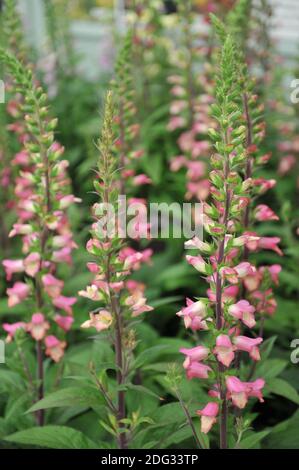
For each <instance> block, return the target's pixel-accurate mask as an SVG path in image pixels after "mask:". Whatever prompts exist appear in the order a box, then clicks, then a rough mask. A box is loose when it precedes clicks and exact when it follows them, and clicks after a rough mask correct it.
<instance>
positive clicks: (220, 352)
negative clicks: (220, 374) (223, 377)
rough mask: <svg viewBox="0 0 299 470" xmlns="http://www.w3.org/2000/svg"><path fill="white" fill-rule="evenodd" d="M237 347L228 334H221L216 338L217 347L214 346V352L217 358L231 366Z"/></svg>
mask: <svg viewBox="0 0 299 470" xmlns="http://www.w3.org/2000/svg"><path fill="white" fill-rule="evenodd" d="M234 350H235V347H234V346H233V345H232V342H231V340H230V337H229V336H228V335H219V336H217V338H216V347H215V348H214V353H215V354H216V356H217V359H218V361H219V362H221V364H223V365H224V366H226V367H229V366H230V364H231V362H232V361H233V360H234V357H235V353H234Z"/></svg>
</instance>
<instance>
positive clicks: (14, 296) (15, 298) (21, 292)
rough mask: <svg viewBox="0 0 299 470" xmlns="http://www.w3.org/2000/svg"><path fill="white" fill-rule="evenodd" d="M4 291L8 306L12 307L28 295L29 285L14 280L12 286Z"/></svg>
mask: <svg viewBox="0 0 299 470" xmlns="http://www.w3.org/2000/svg"><path fill="white" fill-rule="evenodd" d="M6 293H7V295H8V306H9V307H14V306H15V305H17V304H19V303H20V302H22V301H23V300H25V299H26V298H27V297H28V295H29V293H30V287H29V286H28V285H27V284H25V282H16V283H15V284H14V285H13V286H12V287H9V288H8V289H6Z"/></svg>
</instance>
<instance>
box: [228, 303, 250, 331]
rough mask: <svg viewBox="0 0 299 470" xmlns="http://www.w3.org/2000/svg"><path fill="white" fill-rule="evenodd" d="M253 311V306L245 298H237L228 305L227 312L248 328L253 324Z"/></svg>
mask: <svg viewBox="0 0 299 470" xmlns="http://www.w3.org/2000/svg"><path fill="white" fill-rule="evenodd" d="M254 312H255V308H254V307H253V306H252V305H250V303H249V302H248V301H247V300H239V302H237V303H236V304H233V305H230V306H229V307H228V313H229V314H230V315H232V316H233V317H234V318H236V319H237V320H241V321H242V322H243V323H244V324H245V325H246V326H248V328H252V327H253V326H254V325H255V318H254Z"/></svg>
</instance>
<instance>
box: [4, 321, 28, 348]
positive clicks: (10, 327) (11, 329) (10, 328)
mask: <svg viewBox="0 0 299 470" xmlns="http://www.w3.org/2000/svg"><path fill="white" fill-rule="evenodd" d="M2 328H3V330H4V331H6V332H7V333H8V335H7V337H6V342H7V343H10V342H11V341H12V339H13V337H14V335H15V333H16V331H17V330H18V329H23V330H24V329H25V328H26V323H25V322H23V321H18V322H16V323H3V325H2Z"/></svg>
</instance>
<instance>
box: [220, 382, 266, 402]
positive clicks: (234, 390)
mask: <svg viewBox="0 0 299 470" xmlns="http://www.w3.org/2000/svg"><path fill="white" fill-rule="evenodd" d="M264 385H265V381H264V380H263V379H257V380H255V381H254V382H241V380H240V379H238V377H235V376H231V377H227V378H226V387H227V392H228V398H230V399H231V400H232V402H233V404H234V405H235V406H237V407H238V408H241V409H242V408H244V407H245V406H246V403H247V401H248V398H249V397H256V398H258V399H259V400H260V401H261V402H263V401H264V400H263V396H262V392H261V390H262V388H263V387H264Z"/></svg>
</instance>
